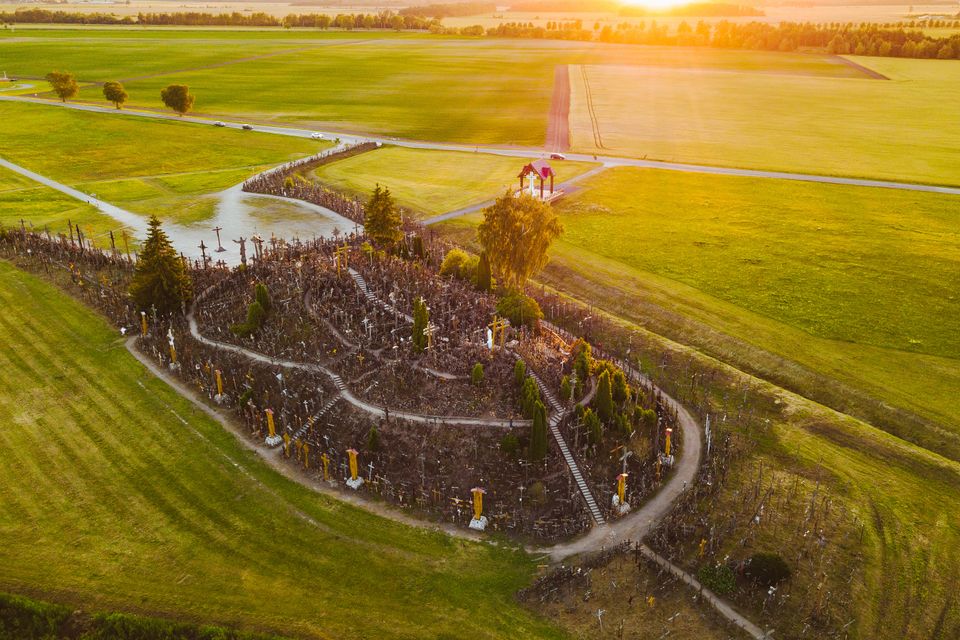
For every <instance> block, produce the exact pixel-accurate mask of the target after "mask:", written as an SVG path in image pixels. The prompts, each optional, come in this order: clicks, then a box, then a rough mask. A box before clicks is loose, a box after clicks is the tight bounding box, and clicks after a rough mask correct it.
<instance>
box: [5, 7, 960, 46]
mask: <svg viewBox="0 0 960 640" xmlns="http://www.w3.org/2000/svg"><path fill="white" fill-rule="evenodd" d="M430 6H433V7H440V9H438V10H437V11H442V10H443V9H442V8H443V7H445V6H448V5H443V4H437V5H430ZM478 6H479V4H478ZM482 6H488V5H482ZM424 13H430V12H424ZM434 13H436V11H435V12H434ZM958 18H960V16H958ZM0 23H5V24H17V23H39V24H121V25H122V24H141V25H188V26H245V27H246V26H253V27H300V28H316V29H346V30H351V29H394V30H398V31H399V30H417V31H429V32H431V33H441V34H448V35H463V36H484V35H486V36H488V37H495V38H533V39H554V40H556V39H560V40H579V41H597V42H614V43H621V44H649V45H660V46H663V45H672V46H687V47H718V48H723V49H756V50H763V51H804V50H819V51H826V52H829V53H834V54H841V55H842V54H853V55H863V56H884V57H901V58H937V59H940V60H956V59H960V33H955V34H953V35H949V36H943V37H933V36H930V35H927V34H925V33H924V32H923V31H922V30H920V29H917V28H916V27H915V26H914V25H911V24H904V23H898V24H873V23H861V24H853V23H845V24H844V23H829V24H813V23H796V22H782V23H780V24H779V25H775V24H768V23H762V22H750V23H745V24H734V23H731V22H728V21H726V20H721V21H720V22H718V23H716V24H708V23H706V22H704V21H703V20H700V21H698V22H697V23H696V24H695V25H690V24H688V23H687V22H686V21H684V22H681V23H680V25H679V26H678V27H677V28H676V29H673V30H671V29H670V28H669V27H668V26H667V25H661V24H657V22H656V20H651V21H650V22H649V24H648V23H647V22H646V21H645V20H643V21H641V22H640V23H639V24H635V23H630V22H623V23H620V24H618V25H615V26H612V25H601V24H600V23H599V22H595V23H594V24H593V25H586V26H585V25H584V23H583V20H572V21H565V22H563V21H549V22H547V24H546V26H535V25H534V24H533V23H522V22H509V23H503V24H500V25H498V26H496V27H492V28H489V29H484V28H483V27H482V26H480V25H473V26H469V27H460V28H450V27H444V26H443V25H442V24H441V22H440V20H439V17H434V16H425V15H418V14H414V13H402V14H400V13H395V12H393V11H381V12H379V13H376V14H373V13H368V14H363V13H360V14H340V15H337V16H329V15H326V14H301V15H296V14H294V15H289V16H286V17H284V18H276V17H274V16H271V15H269V14H266V13H250V14H245V13H237V12H234V13H224V14H210V13H192V12H181V13H141V14H138V15H137V16H136V17H135V18H134V17H130V16H125V17H122V18H121V17H117V16H113V15H110V14H104V13H68V12H65V11H49V10H46V9H20V10H17V11H14V12H12V13H11V12H0ZM925 26H927V27H931V28H956V29H960V19H958V20H939V21H936V20H935V21H929V22H926V23H925ZM591 27H592V28H591Z"/></svg>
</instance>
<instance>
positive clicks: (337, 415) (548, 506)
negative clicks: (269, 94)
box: [0, 229, 682, 542]
mask: <svg viewBox="0 0 960 640" xmlns="http://www.w3.org/2000/svg"><path fill="white" fill-rule="evenodd" d="M445 249H446V247H445V246H443V245H442V244H441V243H439V242H432V241H431V242H425V241H424V239H423V238H422V237H420V236H419V235H414V234H408V236H407V238H406V240H405V242H404V246H403V247H402V250H401V251H399V252H397V255H388V254H385V253H383V252H380V251H377V250H375V249H373V248H372V247H371V245H370V244H369V243H368V242H366V239H365V238H364V237H363V236H362V235H356V234H352V235H350V236H348V237H345V238H338V239H318V240H314V241H309V242H303V241H299V240H295V241H283V240H280V239H276V238H274V239H272V240H271V242H269V243H260V244H259V245H258V247H257V250H256V252H255V253H254V255H253V256H252V257H251V259H250V260H249V261H246V264H243V265H240V266H237V267H234V268H230V267H227V266H226V265H223V264H220V265H212V264H210V263H209V262H206V263H204V264H201V263H200V262H194V263H192V264H190V265H189V266H188V268H189V273H190V276H191V278H192V280H193V287H194V292H195V296H194V299H193V301H192V303H191V305H190V307H189V308H188V309H186V311H187V313H185V314H176V313H175V314H170V315H169V316H168V317H167V318H164V317H162V316H159V315H156V314H150V313H146V314H141V313H139V312H138V311H137V310H136V309H135V308H134V306H133V304H132V302H131V300H130V298H129V296H128V295H127V291H128V287H129V283H130V279H131V277H132V275H133V262H132V261H131V259H130V258H129V257H128V256H124V255H121V254H120V253H119V252H112V253H111V252H107V251H101V250H98V249H95V248H92V247H90V246H86V245H85V244H84V242H82V241H81V242H79V243H77V242H76V241H74V240H73V238H70V239H67V238H66V237H64V236H60V237H59V238H51V237H49V236H48V235H45V234H41V233H35V232H32V231H29V230H26V229H15V230H9V229H8V230H6V231H0V255H2V256H3V257H5V258H7V259H10V260H13V261H14V262H16V263H17V264H18V265H20V266H21V267H23V268H28V269H34V270H43V271H45V272H46V273H47V274H48V275H49V276H51V277H54V278H58V279H60V280H61V281H62V282H61V284H63V285H64V286H66V287H67V288H69V289H71V290H72V291H74V293H75V295H77V296H79V297H81V298H83V299H84V300H85V301H86V302H87V303H89V304H91V305H92V306H95V307H97V308H99V309H100V310H101V311H102V312H104V313H105V314H106V315H107V316H108V317H109V318H110V319H111V320H112V321H113V322H114V323H116V325H117V326H118V327H120V329H121V331H122V332H123V333H124V334H125V335H127V336H131V337H132V339H134V340H137V341H138V343H139V344H138V347H139V349H140V350H141V351H142V352H143V353H146V354H147V355H148V357H150V358H152V359H153V360H154V361H155V362H156V364H157V365H159V366H161V367H163V368H165V369H167V370H169V371H171V373H172V374H173V375H176V376H178V377H179V378H180V379H181V380H182V381H183V382H184V383H187V384H188V385H189V386H190V387H191V388H192V389H193V390H195V391H197V392H199V393H200V394H202V395H203V396H205V397H206V398H207V399H208V400H209V402H210V403H211V404H217V405H220V406H221V407H222V408H224V409H227V410H229V411H230V412H232V413H233V414H234V415H235V417H236V419H237V421H238V422H239V423H240V424H242V425H243V430H244V434H245V436H246V437H248V438H250V439H251V440H252V441H253V442H255V443H256V444H257V445H259V446H265V447H272V448H275V449H277V450H279V454H280V455H282V456H283V457H284V458H285V463H286V464H289V465H290V466H291V467H292V468H294V469H296V470H297V472H298V473H302V474H305V475H307V476H308V477H310V478H311V479H313V480H315V481H316V482H326V483H328V484H329V485H330V486H331V487H338V488H340V489H341V490H343V491H356V492H357V493H358V494H361V495H363V496H364V497H365V498H367V499H369V500H374V501H383V502H386V503H389V504H391V505H394V506H395V507H397V508H400V509H403V510H406V511H409V512H411V513H412V514H414V515H416V516H418V517H421V518H424V519H430V520H434V521H440V522H446V523H452V524H454V525H456V526H460V527H464V528H466V527H469V526H471V522H472V521H473V525H474V528H477V527H476V524H477V523H476V520H478V519H479V518H478V517H479V516H481V514H480V512H479V508H478V507H479V505H478V504H477V502H478V501H477V496H478V494H479V495H480V496H482V502H481V504H482V519H483V528H484V529H485V530H486V531H488V532H500V533H502V534H506V535H508V536H510V537H513V538H515V539H518V540H525V541H538V542H551V541H557V540H561V539H565V538H569V537H571V536H574V535H576V534H578V533H581V532H583V531H585V530H586V529H588V528H589V527H590V525H591V524H592V522H593V521H599V522H602V521H604V520H606V519H610V518H615V517H617V516H618V515H620V511H619V510H618V508H617V507H616V506H615V505H617V504H618V503H619V496H618V495H617V493H618V479H619V478H618V477H619V476H620V474H622V473H626V474H628V477H629V479H630V482H629V484H628V485H627V486H626V488H625V489H624V491H625V495H624V498H623V500H624V501H625V502H628V503H630V504H633V505H639V504H642V503H643V501H644V499H645V498H646V497H647V496H648V495H649V494H652V493H653V492H654V491H655V490H656V489H657V487H658V486H659V485H660V483H662V482H664V481H665V480H666V479H667V474H668V471H669V470H668V469H667V468H666V467H662V466H661V464H660V460H661V459H662V456H659V455H658V452H659V451H662V449H663V444H664V443H663V442H660V441H659V439H658V435H657V434H659V433H664V432H665V430H666V429H668V428H671V427H672V426H674V423H675V420H676V416H675V415H673V414H672V413H671V412H670V411H669V409H668V408H667V407H666V406H665V405H664V403H663V402H661V399H660V398H659V397H658V394H657V393H656V392H655V391H654V390H653V389H652V388H650V387H649V386H647V385H646V384H645V382H644V381H643V380H642V379H641V378H640V377H639V375H638V374H636V372H633V371H632V370H631V369H630V368H629V367H624V369H626V371H624V369H622V368H621V367H620V366H618V365H617V364H615V363H613V362H610V361H606V360H603V359H602V358H601V357H600V356H601V354H600V352H599V350H598V349H596V348H592V349H591V347H590V345H588V344H587V343H586V342H584V341H583V340H580V339H576V338H575V337H574V336H572V335H570V334H569V333H567V332H565V331H563V330H561V329H559V328H558V327H556V326H553V325H551V324H550V323H549V322H547V321H540V322H538V323H534V324H533V325H530V326H528V325H526V324H525V325H524V326H519V327H515V326H510V323H509V322H508V321H506V320H505V319H502V318H500V317H499V316H498V315H497V312H496V309H495V307H496V299H495V298H494V297H493V296H492V295H490V294H485V293H481V292H478V291H477V290H476V289H475V288H474V287H473V286H472V285H470V284H468V283H467V282H464V281H462V280H459V279H457V278H452V277H444V276H441V275H440V274H439V270H438V266H439V265H440V263H441V261H442V258H443V255H444V253H445ZM255 303H256V304H255ZM254 305H255V306H256V307H257V309H256V311H254V310H253V309H252V307H253V306H254ZM418 316H419V317H418ZM603 378H605V380H602V381H601V379H603ZM598 381H600V382H598ZM611 381H613V383H612V384H611ZM603 387H605V389H602V388H603ZM598 388H601V389H602V391H601V393H603V392H606V393H607V394H608V397H610V398H612V402H613V407H612V411H611V410H610V409H609V408H604V407H602V406H598V404H602V403H598V400H599V398H598V396H599V394H598ZM611 390H612V392H611ZM591 405H593V406H591ZM604 413H607V414H609V415H606V416H603V414H604ZM599 416H603V420H604V421H605V422H606V425H605V427H604V428H602V429H601V428H600V426H599V425H600V420H598V417H599ZM594 425H596V426H594ZM638 436H639V437H638ZM561 443H563V445H562V446H561ZM627 444H629V447H630V448H631V450H632V452H633V455H630V456H625V455H622V451H624V450H625V445H627ZM673 446H674V449H675V450H676V448H677V447H678V446H682V443H681V442H676V441H675V442H674V445H673ZM563 449H567V452H564V451H563Z"/></svg>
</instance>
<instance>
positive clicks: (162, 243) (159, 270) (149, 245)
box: [130, 216, 193, 313]
mask: <svg viewBox="0 0 960 640" xmlns="http://www.w3.org/2000/svg"><path fill="white" fill-rule="evenodd" d="M130 297H131V298H133V301H134V303H135V304H136V305H137V307H138V308H140V309H149V308H151V307H155V308H156V310H157V311H158V312H159V313H170V312H172V311H176V310H177V309H179V308H180V307H181V306H182V305H183V304H184V303H186V302H189V301H190V299H191V298H192V297H193V282H192V281H191V280H190V275H189V274H188V273H187V269H186V267H185V266H184V264H183V261H182V260H181V259H180V257H179V256H178V255H177V252H176V251H174V249H173V245H172V244H170V238H168V237H167V234H166V233H165V232H164V231H163V229H162V228H161V227H160V221H159V220H158V219H157V217H156V216H151V217H150V223H149V230H148V232H147V240H146V241H145V242H144V243H143V248H142V250H141V251H140V256H139V257H138V259H137V266H136V270H135V271H134V274H133V280H132V282H131V283H130Z"/></svg>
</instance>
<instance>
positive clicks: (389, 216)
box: [363, 184, 403, 248]
mask: <svg viewBox="0 0 960 640" xmlns="http://www.w3.org/2000/svg"><path fill="white" fill-rule="evenodd" d="M401 222H402V221H401V220H400V210H399V209H397V205H396V203H395V202H394V200H393V196H392V195H390V189H387V188H385V187H381V186H380V185H379V184H377V186H376V188H374V190H373V194H371V196H370V200H369V201H368V202H367V208H366V212H365V214H364V218H363V229H364V231H366V233H367V235H368V236H370V238H371V239H372V240H373V241H374V242H375V243H376V244H378V245H380V246H381V247H386V248H390V247H392V246H393V245H395V244H396V243H397V242H399V241H400V239H401V238H402V237H403V232H402V231H401V230H400V225H401Z"/></svg>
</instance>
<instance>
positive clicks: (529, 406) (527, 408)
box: [520, 377, 540, 419]
mask: <svg viewBox="0 0 960 640" xmlns="http://www.w3.org/2000/svg"><path fill="white" fill-rule="evenodd" d="M520 397H521V408H522V409H523V417H524V418H527V419H530V418H532V417H533V414H534V411H535V410H536V408H537V403H538V402H540V387H539V386H537V381H536V380H534V379H533V377H527V379H526V380H524V382H523V392H522V393H521V396H520Z"/></svg>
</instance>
